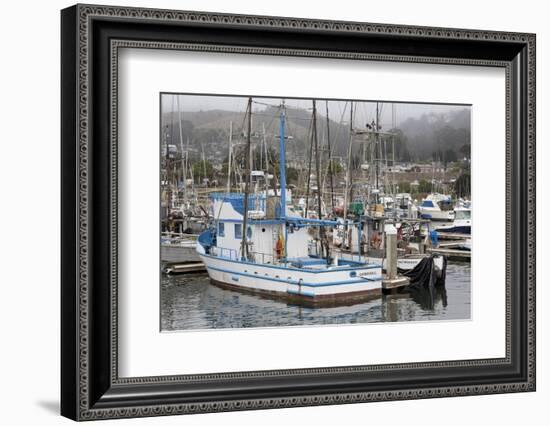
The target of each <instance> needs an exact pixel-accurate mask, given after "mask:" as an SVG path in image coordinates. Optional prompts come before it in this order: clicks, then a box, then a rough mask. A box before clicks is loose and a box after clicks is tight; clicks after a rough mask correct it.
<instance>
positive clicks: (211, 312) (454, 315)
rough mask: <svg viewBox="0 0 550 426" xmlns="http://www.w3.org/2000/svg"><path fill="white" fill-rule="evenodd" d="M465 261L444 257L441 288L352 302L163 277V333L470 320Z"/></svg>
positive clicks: (203, 279) (200, 277) (200, 279)
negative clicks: (318, 304)
mask: <svg viewBox="0 0 550 426" xmlns="http://www.w3.org/2000/svg"><path fill="white" fill-rule="evenodd" d="M470 276H471V274H470V264H469V263H459V262H452V261H449V263H448V266H447V280H446V285H445V286H444V287H436V288H435V289H434V290H433V291H432V292H430V291H429V290H415V291H407V292H402V293H399V294H392V295H385V296H382V297H381V298H378V299H375V300H371V301H368V302H365V303H358V304H356V305H352V306H341V307H329V308H306V307H301V306H294V305H287V304H286V303H284V302H280V301H276V300H271V299H266V298H262V297H259V296H255V295H248V294H243V293H240V292H236V291H231V290H223V289H221V288H219V287H216V286H214V285H212V284H210V281H209V279H208V275H207V274H200V275H192V276H190V275H175V276H165V275H163V276H162V282H161V329H162V331H174V330H192V329H208V328H247V327H280V326H287V325H321V324H353V323H367V322H385V321H428V320H456V319H470V279H471V278H470Z"/></svg>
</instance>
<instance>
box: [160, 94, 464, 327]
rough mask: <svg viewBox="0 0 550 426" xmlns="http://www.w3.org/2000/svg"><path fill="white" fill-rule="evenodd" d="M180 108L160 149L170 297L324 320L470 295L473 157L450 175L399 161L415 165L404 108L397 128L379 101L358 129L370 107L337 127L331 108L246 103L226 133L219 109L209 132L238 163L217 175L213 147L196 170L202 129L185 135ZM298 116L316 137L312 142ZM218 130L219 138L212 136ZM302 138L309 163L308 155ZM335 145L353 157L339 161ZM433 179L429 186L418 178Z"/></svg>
mask: <svg viewBox="0 0 550 426" xmlns="http://www.w3.org/2000/svg"><path fill="white" fill-rule="evenodd" d="M194 98H199V97H194ZM171 99H172V106H171V110H172V112H171V113H170V115H169V116H166V117H169V118H166V119H165V120H164V123H165V124H164V125H163V132H162V134H163V140H162V142H163V143H161V226H160V228H161V273H162V291H163V292H164V291H165V290H166V289H167V288H168V287H169V288H170V289H171V290H170V291H171V292H174V294H176V293H177V294H179V293H181V294H186V295H187V296H188V297H192V298H193V300H195V299H196V297H197V294H203V295H204V294H205V292H206V293H208V294H210V293H212V294H218V295H220V297H221V295H225V294H226V293H217V292H216V290H213V289H212V287H216V288H218V289H219V290H222V291H225V292H230V293H229V294H231V293H236V294H239V296H238V298H239V300H240V298H241V297H242V298H243V299H242V300H243V301H248V303H251V304H252V302H251V301H253V300H254V301H258V300H261V301H262V303H263V304H265V303H266V302H265V301H266V300H270V301H271V302H272V303H278V304H280V305H281V306H300V307H303V308H308V309H318V310H320V311H323V310H326V309H336V308H338V307H348V308H349V307H352V306H357V309H358V310H360V309H361V306H363V307H365V306H369V307H372V306H378V305H384V304H385V303H386V302H388V301H395V300H408V299H411V298H413V299H414V297H413V296H411V295H415V297H416V298H419V299H422V300H425V299H426V294H428V295H429V297H430V298H432V299H433V298H434V295H436V294H439V295H445V294H446V289H447V286H448V284H449V282H448V281H449V279H450V278H449V277H452V280H456V281H457V282H460V283H461V285H463V286H465V285H466V283H467V286H466V287H467V291H468V292H469V291H470V276H469V274H470V271H469V261H470V253H471V224H472V218H471V208H472V203H471V201H470V200H469V198H468V196H469V160H468V159H466V158H465V159H463V160H461V161H455V162H454V163H452V164H453V167H452V168H448V167H447V163H446V162H445V163H443V162H441V160H440V161H439V162H435V161H433V162H432V163H431V166H428V167H425V166H424V165H422V164H421V165H407V163H406V162H403V159H402V158H400V161H398V160H397V159H396V151H397V153H398V154H397V156H398V157H403V156H404V155H405V156H407V155H410V154H408V153H406V152H405V154H404V153H403V143H404V142H403V141H404V137H403V136H402V134H401V133H400V132H401V130H400V129H398V128H397V123H396V105H395V104H390V107H391V113H390V114H388V113H387V112H386V118H387V117H388V116H389V117H390V118H391V126H388V128H385V127H384V126H383V125H382V124H381V121H382V110H383V107H384V104H382V103H378V102H373V103H371V106H372V107H373V109H372V113H373V114H374V118H373V119H372V120H370V121H367V124H366V125H365V124H363V125H360V124H356V122H357V121H359V122H361V121H363V122H364V121H366V120H365V118H364V117H365V115H363V116H362V117H361V116H360V112H359V111H360V108H363V109H364V110H365V111H366V104H365V103H360V102H352V101H349V102H345V103H343V102H340V103H339V104H338V108H339V110H340V111H341V116H340V123H339V124H336V123H331V113H330V106H329V101H326V102H324V105H323V103H321V102H320V101H316V100H310V101H309V102H308V101H305V100H302V101H299V105H300V106H301V109H297V107H296V105H294V104H293V106H289V105H287V102H289V100H285V99H279V100H277V99H269V98H252V97H248V98H234V100H235V102H241V105H244V110H243V111H242V112H241V113H237V114H236V113H232V114H231V115H229V117H230V118H231V119H229V120H228V122H224V121H223V120H222V121H220V119H219V112H216V113H215V114H217V115H215V117H216V121H215V124H208V126H215V127H216V132H217V133H216V134H217V135H218V136H215V137H216V138H219V134H220V133H224V134H225V135H226V136H225V137H226V138H227V139H226V140H227V145H226V152H227V157H226V160H225V161H224V162H223V163H222V165H221V168H218V169H216V167H215V166H214V165H212V164H210V163H207V158H208V156H207V152H208V150H205V147H204V145H205V143H204V142H202V141H201V142H199V149H200V150H199V152H198V153H196V154H195V156H194V160H193V156H192V155H193V152H192V151H193V150H192V148H191V146H192V145H193V143H192V142H190V141H191V139H192V137H193V135H194V134H195V133H197V132H196V131H195V133H193V131H192V132H189V131H188V130H186V128H188V127H193V126H194V125H195V124H193V123H191V122H186V121H185V120H184V119H183V117H184V115H185V113H184V112H182V108H181V105H180V96H172V97H171ZM183 99H185V96H184V97H183ZM232 99H233V98H232ZM224 101H225V100H224ZM308 103H309V107H304V105H307V104H308ZM319 103H321V105H323V106H324V115H323V114H321V112H320V109H319V106H320V105H319ZM386 111H387V110H386ZM201 114H203V113H202V112H201ZM206 114H209V113H208V112H206ZM346 114H348V120H347V122H346V121H345V120H344V119H343V118H344V116H346ZM199 115H200V114H199ZM297 115H299V116H300V120H303V122H304V124H305V125H307V126H309V127H308V128H307V131H306V132H304V130H302V134H300V131H299V130H297V128H296V124H297V122H296V120H297ZM358 116H359V118H358ZM265 117H269V118H270V121H269V123H268V124H267V125H266V122H265V121H264V120H265ZM239 118H240V120H238V119H239ZM196 120H198V121H197V123H200V122H202V121H201V120H203V118H197V119H196ZM239 122H240V125H237V124H236V123H239ZM304 124H302V125H304ZM305 125H304V128H306V126H305ZM331 126H332V127H335V128H332V129H331ZM226 129H228V130H229V131H228V133H226ZM331 130H332V136H331ZM207 132H208V133H207V134H209V135H212V137H214V136H213V135H214V133H213V129H212V128H211V127H209V128H208V130H207ZM335 132H336V134H335ZM346 133H347V136H346ZM199 134H200V133H199ZM190 135H191V137H190ZM298 139H299V140H301V143H302V144H303V145H304V149H305V152H304V156H303V157H302V158H303V160H300V158H299V157H298V156H297V155H296V145H297V141H298ZM331 143H332V144H333V145H331ZM337 143H339V144H340V145H342V147H341V148H340V150H341V152H342V153H343V154H344V155H343V156H342V157H340V158H339V160H338V162H337V155H336V154H337V153H338V152H337V150H336V149H335V147H334V144H337ZM396 144H397V145H398V148H397V150H396ZM194 145H195V146H196V145H197V144H196V142H195V143H194ZM465 146H466V145H465ZM342 148H343V149H342ZM399 151H401V153H399ZM218 152H219V151H218ZM448 152H450V151H448ZM448 152H447V153H446V156H451V154H449V153H448ZM464 152H466V151H464ZM293 153H294V155H293ZM346 154H347V155H346ZM434 155H436V154H434ZM437 155H441V154H437ZM453 155H455V154H453ZM218 167H219V166H218ZM216 170H217V171H216ZM447 173H449V175H450V177H449V176H447ZM405 174H406V175H405ZM430 174H431V177H432V179H431V181H430V183H428V182H427V181H426V180H422V179H420V180H419V179H418V178H419V177H421V176H423V175H426V176H429V175H430ZM396 175H397V176H396ZM404 175H405V176H406V179H407V180H406V181H402V180H401V181H399V180H398V179H404ZM291 182H292V183H291ZM403 190H405V192H404V191H403ZM407 191H408V192H407ZM449 262H452V263H451V265H453V266H452V268H453V269H452V272H453V273H451V274H449V271H448V268H449V264H450V263H449ZM204 271H205V272H206V275H204V274H203V275H200V273H201V272H204ZM197 274H199V275H197ZM461 274H467V275H468V276H467V277H462V278H461V277H460V275H461ZM188 275H189V276H190V278H187V276H188ZM206 277H208V279H207V281H208V283H207V285H206V284H205V282H204V281H205V278H206ZM453 284H454V282H453ZM181 285H183V286H189V287H190V290H191V289H194V292H187V291H185V290H183V289H180V288H179V286H181ZM245 295H246V296H245ZM162 297H163V300H164V298H165V296H164V295H163V296H162ZM223 297H226V296H223ZM228 297H229V296H228ZM247 297H248V298H247ZM443 299H445V300H447V297H441V300H443ZM271 302H270V303H271ZM392 303H395V302H392ZM463 303H465V302H463ZM371 304H372V305H371ZM435 304H436V301H435V299H434V300H432V302H431V303H428V304H427V305H426V306H435ZM446 304H447V301H445V305H446ZM184 305H185V303H184ZM466 305H467V306H469V302H468V303H465V306H466ZM185 306H187V305H185ZM201 306H203V305H201ZM182 309H187V308H186V307H182ZM205 309H206V308H205ZM349 309H351V308H349ZM381 309H382V308H381ZM468 309H469V308H468ZM351 310H353V309H351ZM468 312H469V311H468ZM164 314H165V312H164V308H163V313H162V315H164ZM167 315H168V314H167ZM464 315H465V316H464V317H463V318H468V317H469V313H466V309H464ZM428 316H429V315H428ZM320 317H322V315H319V318H320ZM268 322H269V321H268ZM253 326H258V327H263V326H269V324H268V325H265V324H263V322H262V321H259V323H258V325H253Z"/></svg>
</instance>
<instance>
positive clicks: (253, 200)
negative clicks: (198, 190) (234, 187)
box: [210, 192, 265, 215]
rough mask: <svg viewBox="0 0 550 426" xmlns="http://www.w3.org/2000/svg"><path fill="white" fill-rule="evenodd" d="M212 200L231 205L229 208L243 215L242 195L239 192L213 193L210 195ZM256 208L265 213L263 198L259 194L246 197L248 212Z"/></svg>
mask: <svg viewBox="0 0 550 426" xmlns="http://www.w3.org/2000/svg"><path fill="white" fill-rule="evenodd" d="M210 198H211V199H212V200H218V201H224V202H228V203H230V204H231V207H233V209H234V210H235V211H236V212H238V213H239V214H240V215H244V194H242V193H239V192H214V193H212V194H210ZM256 207H258V208H259V209H260V210H264V211H265V196H263V195H260V194H249V195H248V211H251V210H255V209H256Z"/></svg>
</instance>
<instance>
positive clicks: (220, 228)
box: [218, 222, 225, 237]
mask: <svg viewBox="0 0 550 426" xmlns="http://www.w3.org/2000/svg"><path fill="white" fill-rule="evenodd" d="M218 236H219V237H225V224H224V223H223V222H219V223H218Z"/></svg>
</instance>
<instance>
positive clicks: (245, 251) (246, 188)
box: [241, 98, 252, 260]
mask: <svg viewBox="0 0 550 426" xmlns="http://www.w3.org/2000/svg"><path fill="white" fill-rule="evenodd" d="M247 127H248V129H247V132H246V151H245V167H246V170H245V178H246V180H245V184H244V203H243V204H244V206H243V207H244V211H243V229H242V232H241V233H242V240H241V259H242V260H246V259H248V244H247V243H246V234H247V232H246V230H247V225H248V224H247V221H248V193H249V192H250V183H251V182H250V181H251V180H252V172H251V167H250V146H251V143H250V133H251V128H252V98H248V126H247Z"/></svg>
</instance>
